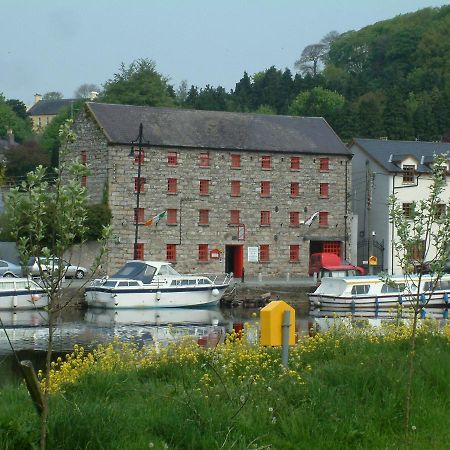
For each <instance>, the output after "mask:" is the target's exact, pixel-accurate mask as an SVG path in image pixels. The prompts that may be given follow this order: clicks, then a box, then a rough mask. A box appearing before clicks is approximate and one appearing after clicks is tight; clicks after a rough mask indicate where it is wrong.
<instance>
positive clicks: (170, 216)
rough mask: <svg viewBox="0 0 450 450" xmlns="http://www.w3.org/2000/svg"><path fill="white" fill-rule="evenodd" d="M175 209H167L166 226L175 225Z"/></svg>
mask: <svg viewBox="0 0 450 450" xmlns="http://www.w3.org/2000/svg"><path fill="white" fill-rule="evenodd" d="M177 213H178V210H177V209H168V210H167V217H166V223H167V225H175V224H176V223H177Z"/></svg>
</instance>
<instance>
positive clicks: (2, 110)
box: [0, 93, 32, 142]
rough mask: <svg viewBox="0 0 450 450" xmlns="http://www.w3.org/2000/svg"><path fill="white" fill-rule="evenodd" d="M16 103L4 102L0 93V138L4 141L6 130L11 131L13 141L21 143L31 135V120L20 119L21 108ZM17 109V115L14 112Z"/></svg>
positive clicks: (15, 101)
mask: <svg viewBox="0 0 450 450" xmlns="http://www.w3.org/2000/svg"><path fill="white" fill-rule="evenodd" d="M17 102H18V101H17V100H12V101H8V100H6V99H5V97H3V95H2V94H1V93H0V138H2V139H5V138H6V136H7V132H8V130H9V129H11V130H12V131H13V134H14V138H15V140H16V141H17V142H23V141H24V140H25V139H27V138H29V137H30V136H31V134H32V132H31V120H30V119H29V118H23V117H22V114H21V108H20V105H19V104H18V103H17ZM17 109H18V112H19V114H18V113H17V112H16V110H17Z"/></svg>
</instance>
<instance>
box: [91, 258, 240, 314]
mask: <svg viewBox="0 0 450 450" xmlns="http://www.w3.org/2000/svg"><path fill="white" fill-rule="evenodd" d="M232 280H233V276H232V275H229V274H222V275H215V276H210V275H209V276H207V275H182V274H180V273H178V272H177V271H176V270H175V269H174V268H173V267H172V265H171V264H170V263H168V262H161V261H140V260H132V261H127V262H126V264H125V265H124V266H123V267H122V268H121V269H120V270H119V271H118V272H117V273H116V274H115V275H113V276H112V277H111V278H102V279H97V280H94V281H93V282H92V283H91V285H90V286H89V287H87V288H86V291H85V297H86V302H87V304H88V306H93V307H101V308H113V309H119V308H177V307H189V306H206V305H217V304H218V303H219V301H220V299H221V298H222V296H223V294H224V293H225V291H226V290H227V288H228V286H229V285H230V283H231V282H232Z"/></svg>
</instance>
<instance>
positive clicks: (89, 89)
mask: <svg viewBox="0 0 450 450" xmlns="http://www.w3.org/2000/svg"><path fill="white" fill-rule="evenodd" d="M93 92H96V93H97V94H98V93H99V92H100V88H99V87H98V86H97V85H96V84H92V83H85V84H82V85H81V86H79V87H78V88H77V90H76V91H75V93H74V95H75V98H82V99H91V96H92V93H93Z"/></svg>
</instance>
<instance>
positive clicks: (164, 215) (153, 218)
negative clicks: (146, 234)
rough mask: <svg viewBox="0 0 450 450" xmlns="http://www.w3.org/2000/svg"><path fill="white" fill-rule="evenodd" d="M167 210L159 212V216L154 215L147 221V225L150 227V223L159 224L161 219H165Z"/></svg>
mask: <svg viewBox="0 0 450 450" xmlns="http://www.w3.org/2000/svg"><path fill="white" fill-rule="evenodd" d="M166 213H167V211H163V212H162V213H159V214H158V215H157V216H154V217H152V218H151V219H148V220H147V222H145V224H144V225H145V226H146V227H149V226H150V225H153V224H155V225H156V224H157V223H158V222H159V221H160V220H161V219H164V217H166Z"/></svg>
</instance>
